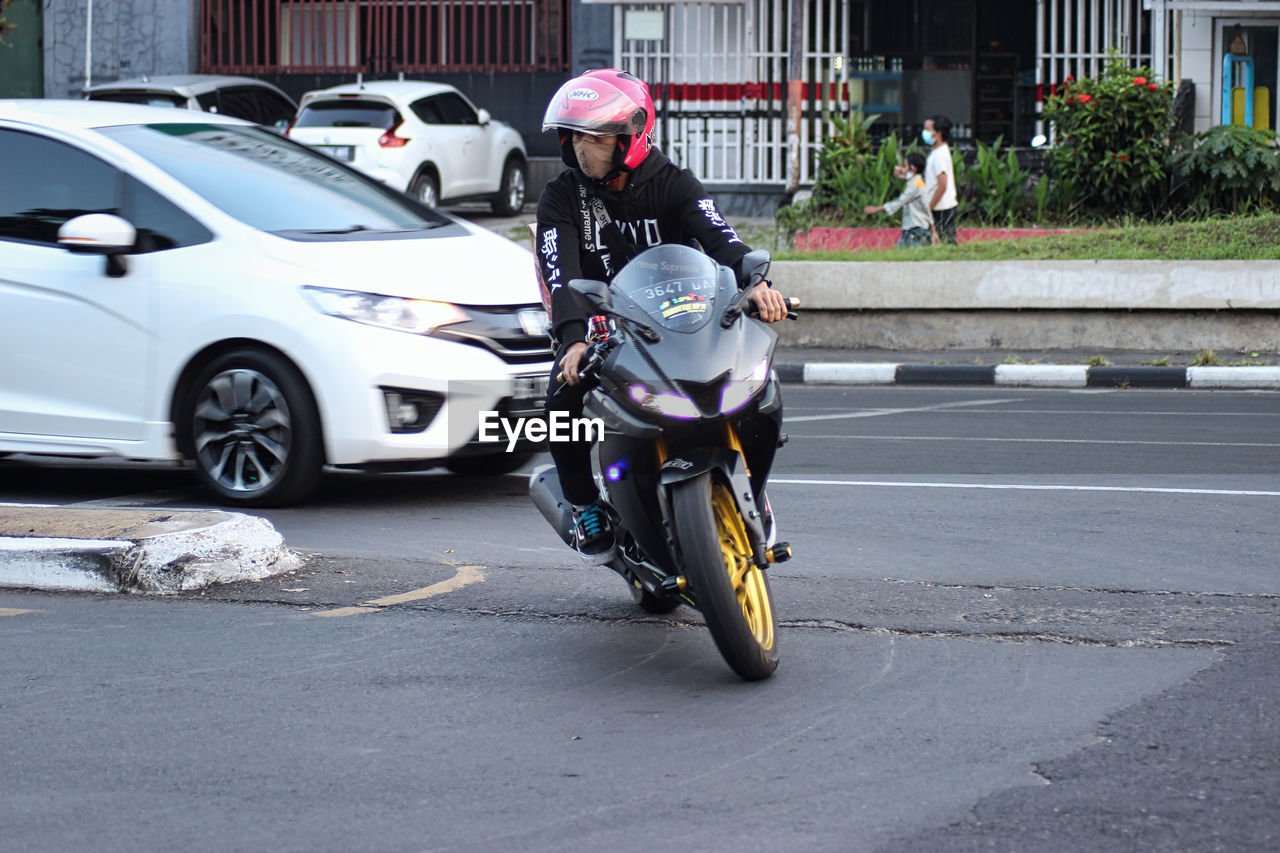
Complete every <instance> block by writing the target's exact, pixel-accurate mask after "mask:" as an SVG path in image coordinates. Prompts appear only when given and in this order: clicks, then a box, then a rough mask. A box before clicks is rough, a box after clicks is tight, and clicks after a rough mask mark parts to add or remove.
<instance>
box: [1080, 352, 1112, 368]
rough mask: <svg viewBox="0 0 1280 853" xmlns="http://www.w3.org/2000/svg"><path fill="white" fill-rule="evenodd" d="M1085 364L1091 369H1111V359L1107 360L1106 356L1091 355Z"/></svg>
mask: <svg viewBox="0 0 1280 853" xmlns="http://www.w3.org/2000/svg"><path fill="white" fill-rule="evenodd" d="M1085 364H1087V365H1089V366H1090V367H1110V366H1111V359H1109V358H1107V357H1106V356H1105V355H1091V356H1089V360H1088V361H1086V362H1085Z"/></svg>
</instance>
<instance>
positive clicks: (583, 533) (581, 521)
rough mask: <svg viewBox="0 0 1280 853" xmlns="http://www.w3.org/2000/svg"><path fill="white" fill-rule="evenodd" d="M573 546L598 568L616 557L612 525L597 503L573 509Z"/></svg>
mask: <svg viewBox="0 0 1280 853" xmlns="http://www.w3.org/2000/svg"><path fill="white" fill-rule="evenodd" d="M573 522H574V523H573V545H574V547H575V548H577V549H578V553H579V554H581V555H582V556H583V557H584V558H585V559H586V560H587V562H589V563H591V564H592V565H595V566H598V565H601V564H602V563H607V562H609V561H610V560H612V559H613V558H614V557H615V556H617V553H618V549H617V545H616V544H615V541H614V537H613V525H611V524H610V523H609V515H608V513H606V512H605V511H604V507H602V506H600V504H599V502H596V503H592V504H587V505H586V506H582V507H574V508H573Z"/></svg>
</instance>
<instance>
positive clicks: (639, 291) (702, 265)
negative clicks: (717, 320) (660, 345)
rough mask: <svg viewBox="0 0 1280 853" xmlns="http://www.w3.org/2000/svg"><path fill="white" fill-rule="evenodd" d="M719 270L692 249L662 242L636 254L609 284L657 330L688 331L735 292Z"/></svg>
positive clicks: (701, 323)
mask: <svg viewBox="0 0 1280 853" xmlns="http://www.w3.org/2000/svg"><path fill="white" fill-rule="evenodd" d="M719 271H720V268H719V267H718V266H717V265H716V262H715V261H713V260H711V258H709V257H707V256H706V255H704V254H703V253H702V252H699V251H698V250H697V249H693V248H690V247H689V246H684V245H680V244H678V243H668V244H664V245H661V246H654V247H653V248H651V249H646V250H645V251H643V252H641V253H640V254H639V255H637V256H636V257H635V258H633V259H632V260H631V262H630V263H628V264H627V265H626V267H624V268H623V269H622V271H621V272H619V273H618V275H617V277H616V278H614V280H613V282H612V283H611V285H610V286H611V287H612V289H613V290H615V291H618V292H620V293H625V294H626V295H627V296H629V297H630V298H631V299H632V300H633V301H635V303H636V304H637V305H639V306H640V307H641V308H642V309H643V310H644V312H645V313H646V314H648V315H649V317H650V318H652V320H653V321H654V323H656V324H657V325H658V326H660V327H661V328H663V329H666V330H668V331H672V332H684V333H686V334H688V333H692V332H696V331H698V330H699V329H701V328H702V327H703V326H705V325H707V323H709V322H711V318H712V317H715V316H718V315H719V313H720V312H721V311H722V310H723V308H724V306H725V305H726V304H728V300H729V299H731V298H733V296H734V294H735V293H736V288H735V287H734V286H733V282H732V281H731V280H728V279H729V277H728V276H721V275H720V274H719ZM717 305H718V306H719V307H717Z"/></svg>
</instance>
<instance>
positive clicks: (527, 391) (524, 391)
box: [511, 374, 548, 403]
mask: <svg viewBox="0 0 1280 853" xmlns="http://www.w3.org/2000/svg"><path fill="white" fill-rule="evenodd" d="M547 380H548V377H547V376H545V375H543V374H538V375H534V376H517V377H516V378H515V387H514V388H513V389H512V393H511V396H512V397H514V398H515V399H517V400H535V401H537V402H538V403H541V402H542V401H543V400H545V399H546V398H547Z"/></svg>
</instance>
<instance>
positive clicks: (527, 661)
mask: <svg viewBox="0 0 1280 853" xmlns="http://www.w3.org/2000/svg"><path fill="white" fill-rule="evenodd" d="M786 400H787V414H788V426H787V431H788V433H789V434H790V436H791V441H790V443H789V444H788V445H787V447H786V448H785V449H784V450H783V451H781V452H780V456H779V460H778V464H777V466H776V468H775V472H774V481H773V485H772V486H771V487H770V494H771V497H772V501H773V504H774V507H775V509H776V510H777V512H778V513H779V515H780V517H781V524H782V530H783V538H786V539H789V540H790V541H791V542H792V543H793V545H794V546H795V548H796V552H797V556H796V559H794V560H793V561H791V562H789V563H786V564H783V565H780V566H777V567H774V569H772V570H771V571H772V575H773V584H774V593H775V599H776V601H775V604H776V607H777V609H778V611H779V614H780V618H781V620H782V626H781V629H780V648H781V653H782V663H781V666H780V667H779V670H778V673H777V675H776V676H775V677H774V678H773V679H770V680H769V681H767V682H763V683H760V684H752V685H748V684H743V683H741V682H739V681H738V680H737V679H736V678H735V677H734V676H733V674H732V673H731V672H730V671H729V670H728V668H727V667H726V666H725V665H724V664H723V663H722V662H721V660H720V659H719V657H718V655H717V653H716V650H715V647H714V645H713V644H712V642H711V640H710V637H709V636H708V635H707V634H706V632H705V629H703V628H702V627H701V625H700V620H699V618H698V616H697V614H696V613H692V612H686V611H684V610H681V611H677V613H675V614H673V615H672V616H671V617H652V616H646V615H644V614H642V613H640V612H639V611H638V610H636V609H635V608H634V607H633V605H632V604H631V601H630V597H629V595H628V594H627V591H626V590H625V589H624V587H623V584H622V582H621V581H620V580H619V579H618V578H617V577H616V576H614V575H613V574H612V573H610V572H608V571H607V570H603V569H591V568H587V567H583V566H581V565H580V564H578V563H576V561H575V558H574V557H573V556H572V555H571V554H569V553H568V552H567V550H566V549H565V548H564V547H563V546H562V545H561V544H560V543H559V540H558V539H557V538H556V537H555V535H554V534H553V533H552V532H551V530H550V529H549V528H547V527H546V526H545V524H544V523H543V522H542V520H541V518H540V516H538V514H537V513H536V511H535V510H534V509H533V508H532V506H531V505H530V504H529V502H528V500H527V498H526V497H525V493H524V484H523V483H522V481H521V480H520V479H518V478H497V479H487V480H486V479H478V478H463V477H456V476H452V475H446V474H437V473H424V474H404V475H379V476H373V475H362V474H355V473H335V474H333V475H331V476H329V477H328V478H327V479H326V482H325V485H324V488H323V491H322V493H321V495H320V496H319V498H318V499H317V500H316V501H314V502H313V503H311V504H308V505H307V506H303V507H297V508H289V509H280V510H271V511H268V512H264V513H262V514H263V515H265V516H266V517H268V518H270V519H271V521H272V522H273V523H274V524H275V525H276V527H277V528H278V529H279V530H280V531H281V532H282V533H283V534H284V536H285V538H286V540H287V541H288V543H289V544H290V546H292V547H294V548H296V549H298V550H300V551H302V552H304V553H306V554H307V555H308V561H307V564H306V566H305V567H304V568H303V569H301V570H299V571H298V572H296V573H294V574H291V575H287V576H283V577H279V578H273V579H269V580H266V581H263V582H260V583H252V584H238V585H232V586H227V587H222V588H216V589H212V590H209V591H207V592H206V593H204V594H190V595H184V596H181V597H176V598H163V599H161V598H146V597H140V596H94V595H74V594H62V595H51V594H44V593H30V592H16V591H0V648H3V649H4V650H5V655H4V656H3V658H2V659H0V720H2V721H3V725H0V757H2V759H3V766H4V768H5V772H4V773H3V774H0V826H3V827H5V831H4V841H3V842H0V847H5V848H10V849H15V850H17V849H21V850H32V851H42V850H49V851H53V850H58V851H62V850H71V849H77V850H79V849H84V850H88V849H93V850H122V851H123V850H131V851H134V850H167V849H173V848H178V847H183V848H188V849H202V850H203V849H208V850H228V849H232V850H265V849H272V850H277V849H279V850H394V851H400V850H442V851H445V850H447V851H454V850H475V851H490V850H504V851H505V850H584V851H586V850H601V849H609V850H617V851H631V850H636V851H640V850H734V851H755V850H795V851H808V850H813V851H827V850H831V851H837V850H839V851H847V850H859V851H860V850H881V851H918V850H930V851H935V850H936V851H952V850H955V851H962V850H963V851H967V850H1019V851H1023V850H1032V851H1038V850H1045V851H1056V850H1072V851H1076V850H1123V851H1127V850H1191V851H1201V850H1224V851H1228V850H1229V851H1236V850H1274V849H1277V848H1280V710H1278V709H1280V705H1278V703H1277V701H1276V700H1277V698H1280V697H1278V693H1280V691H1278V690H1277V687H1276V685H1277V684H1278V683H1280V678H1278V676H1280V654H1277V652H1280V648H1278V646H1280V572H1277V569H1276V562H1277V561H1276V555H1277V554H1278V553H1280V533H1278V532H1277V523H1276V519H1277V517H1278V513H1277V510H1280V395H1277V394H1275V393H1265V392H1259V393H1248V392H1191V391H1179V392H1157V391H1133V390H1128V391H1114V392H1098V391H1076V392H1067V391H1054V390H1039V389H1037V390H1026V389H1022V390H1016V389H1015V390H1006V389H992V388H968V389H966V388H948V389H933V388H839V387H830V388H817V387H802V386H789V387H788V388H787V389H786ZM0 501H21V502H44V503H56V504H76V505H86V506H117V505H145V506H188V507H189V506H207V505H208V504H207V503H206V502H205V501H204V499H203V496H202V495H201V494H200V493H199V492H198V491H197V490H195V489H194V488H193V487H192V486H191V484H190V481H189V479H188V477H187V475H186V474H185V473H183V472H181V471H176V470H172V469H167V468H162V467H158V466H153V465H131V464H123V463H118V464H101V463H86V462H70V461H60V462H41V461H36V460H34V459H32V458H30V457H16V458H13V459H9V460H2V461H0Z"/></svg>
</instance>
